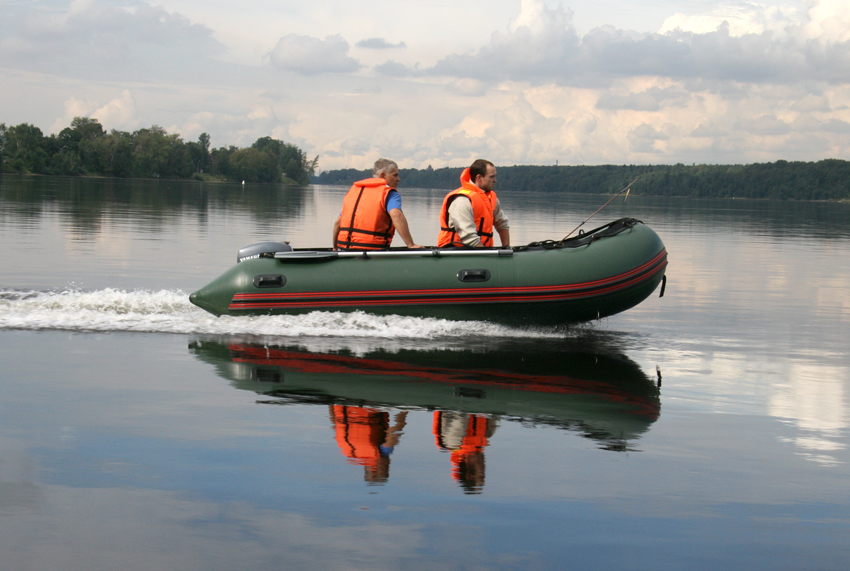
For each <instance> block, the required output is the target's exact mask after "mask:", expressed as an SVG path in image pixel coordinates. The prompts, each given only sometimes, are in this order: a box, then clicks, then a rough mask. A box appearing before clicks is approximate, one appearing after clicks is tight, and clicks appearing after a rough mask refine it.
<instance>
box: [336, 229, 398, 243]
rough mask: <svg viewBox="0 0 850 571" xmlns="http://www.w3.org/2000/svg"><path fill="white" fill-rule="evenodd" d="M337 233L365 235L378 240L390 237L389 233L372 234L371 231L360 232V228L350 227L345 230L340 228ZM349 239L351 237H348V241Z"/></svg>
mask: <svg viewBox="0 0 850 571" xmlns="http://www.w3.org/2000/svg"><path fill="white" fill-rule="evenodd" d="M339 231H340V232H357V233H358V234H367V235H369V236H378V237H380V238H389V237H390V233H389V232H372V231H371V230H361V229H360V228H351V227H348V226H346V227H345V228H340V229H339ZM350 239H351V236H349V240H350Z"/></svg>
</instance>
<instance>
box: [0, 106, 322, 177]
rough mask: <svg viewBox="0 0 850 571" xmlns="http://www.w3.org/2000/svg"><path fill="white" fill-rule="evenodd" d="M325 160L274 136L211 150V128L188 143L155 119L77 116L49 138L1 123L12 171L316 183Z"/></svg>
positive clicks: (5, 165)
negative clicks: (121, 123) (117, 123)
mask: <svg viewBox="0 0 850 571" xmlns="http://www.w3.org/2000/svg"><path fill="white" fill-rule="evenodd" d="M318 160H319V157H316V158H315V159H313V160H312V161H310V160H308V159H307V155H305V154H304V152H303V151H302V150H301V149H299V148H298V147H296V146H295V145H291V144H289V143H284V142H283V141H279V140H277V139H272V138H271V137H262V138H260V139H257V141H256V142H255V143H254V144H253V145H251V146H250V147H248V148H243V149H240V148H237V147H234V146H229V147H221V148H218V149H211V148H210V136H209V135H208V134H207V133H201V135H200V137H198V140H197V141H190V142H184V141H183V139H181V138H180V136H179V135H169V134H168V133H167V132H166V131H165V129H163V128H162V127H158V126H156V125H154V126H153V127H150V128H148V129H139V130H138V131H134V132H132V133H127V132H124V131H116V130H114V129H113V130H112V131H110V132H109V133H107V132H106V131H105V130H104V128H103V127H102V126H101V124H100V123H99V122H98V120H97V119H90V118H87V117H75V118H74V119H73V121H71V126H70V127H66V128H65V129H62V131H60V132H59V134H58V135H50V136H49V137H45V136H44V134H43V133H42V132H41V129H39V128H38V127H35V126H33V125H29V124H27V123H22V124H20V125H15V126H14V127H6V125H5V124H4V123H0V172H6V173H28V174H46V175H68V176H80V175H86V176H110V177H119V178H130V177H133V178H166V179H196V180H231V181H237V182H238V181H243V180H244V181H247V182H270V183H281V182H283V183H289V184H309V183H310V176H311V175H313V173H314V172H315V170H316V166H317V165H318Z"/></svg>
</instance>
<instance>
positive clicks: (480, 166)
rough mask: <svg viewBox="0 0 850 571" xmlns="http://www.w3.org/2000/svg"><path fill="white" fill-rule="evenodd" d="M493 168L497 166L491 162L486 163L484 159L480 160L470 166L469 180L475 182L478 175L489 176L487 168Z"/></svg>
mask: <svg viewBox="0 0 850 571" xmlns="http://www.w3.org/2000/svg"><path fill="white" fill-rule="evenodd" d="M488 166H491V167H493V168H496V165H494V164H493V163H491V162H490V161H485V160H484V159H478V160H477V161H475V162H474V163H472V164H471V165H470V166H469V180H471V181H472V182H475V179H476V178H477V177H478V175H481V176H487V167H488Z"/></svg>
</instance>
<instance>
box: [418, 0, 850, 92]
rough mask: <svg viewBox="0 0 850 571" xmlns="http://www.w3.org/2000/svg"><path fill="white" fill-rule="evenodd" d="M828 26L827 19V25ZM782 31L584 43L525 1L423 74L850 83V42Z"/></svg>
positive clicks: (566, 22)
mask: <svg viewBox="0 0 850 571" xmlns="http://www.w3.org/2000/svg"><path fill="white" fill-rule="evenodd" d="M777 18H778V17H777ZM778 19H779V20H782V21H786V20H787V19H784V20H783V19H782V18H778ZM829 21H830V20H829V19H824V20H823V22H824V24H823V25H826V23H827V22H829ZM841 21H843V20H841ZM692 27H693V26H692ZM777 27H778V25H776V24H770V25H768V24H762V25H761V26H750V27H748V28H746V29H747V30H749V29H753V30H757V31H756V32H746V33H742V34H741V35H735V34H734V33H733V32H732V30H731V26H730V24H729V23H728V21H726V20H724V21H721V22H720V24H718V25H717V27H716V28H715V29H713V30H710V31H703V30H700V31H698V32H695V31H688V30H686V29H682V28H680V27H677V28H674V29H670V30H668V31H666V32H665V33H638V32H630V31H625V30H618V29H615V28H613V27H611V26H603V27H600V28H596V29H594V30H592V31H591V32H589V33H588V34H587V35H585V36H584V37H579V36H578V34H577V33H576V31H575V28H574V27H573V24H572V14H571V13H568V12H566V11H564V9H563V8H561V7H558V8H555V9H549V8H547V7H546V4H545V2H544V0H522V2H521V9H520V14H519V15H518V16H517V17H516V18H515V19H514V20H512V21H511V23H510V25H509V26H508V31H507V32H506V33H494V34H493V36H492V38H491V40H490V42H489V43H488V44H486V45H484V46H482V47H481V48H479V49H478V51H477V52H476V53H474V54H452V55H449V56H447V57H445V58H443V59H442V60H440V61H438V62H437V63H436V64H435V65H434V66H433V67H432V68H429V69H428V70H426V72H427V73H428V74H430V75H436V76H448V77H471V78H475V79H478V80H481V81H489V82H495V81H527V82H531V83H535V84H541V83H545V82H556V83H559V84H566V85H584V86H604V85H609V84H610V83H611V82H612V81H613V80H614V79H616V78H623V77H638V76H657V77H667V78H673V79H709V80H714V81H717V80H720V81H736V82H745V83H794V82H798V81H806V80H819V81H828V82H832V83H846V82H848V81H850V39H839V40H838V41H822V40H813V39H806V38H804V37H803V36H802V31H801V30H802V27H800V26H797V27H796V28H794V29H792V28H791V27H788V28H786V30H790V31H792V32H793V31H794V30H796V32H794V33H793V34H791V33H778V32H776V31H775V30H774V28H777ZM740 31H741V30H736V32H740ZM833 35H835V34H833ZM838 37H839V38H844V36H843V35H838Z"/></svg>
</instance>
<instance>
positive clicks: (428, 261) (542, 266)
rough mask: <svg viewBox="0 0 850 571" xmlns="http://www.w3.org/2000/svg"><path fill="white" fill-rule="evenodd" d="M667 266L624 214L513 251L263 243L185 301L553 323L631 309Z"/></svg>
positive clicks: (228, 308) (654, 243)
mask: <svg viewBox="0 0 850 571" xmlns="http://www.w3.org/2000/svg"><path fill="white" fill-rule="evenodd" d="M666 267H667V251H666V250H665V248H664V244H663V243H662V241H661V239H660V238H659V237H658V235H657V234H656V233H655V232H654V231H653V230H652V229H651V228H649V227H648V226H646V225H645V224H643V223H642V222H640V221H639V220H635V219H633V218H622V219H620V220H615V221H614V222H611V223H609V224H606V225H604V226H601V227H599V228H596V229H595V230H591V231H589V232H586V233H583V234H580V235H578V236H575V237H573V238H569V239H565V240H561V241H557V242H555V241H551V240H550V241H545V242H534V243H531V244H529V245H527V246H519V247H513V248H476V249H460V248H443V249H437V248H429V249H424V250H408V249H404V248H399V249H395V248H393V249H389V250H381V251H370V252H334V251H331V250H329V249H324V250H323V249H311V250H305V249H297V248H296V249H293V248H291V247H290V246H289V245H288V244H282V243H278V242H262V243H259V244H254V245H252V246H249V247H247V248H243V249H242V250H240V251H239V254H238V255H237V264H236V265H235V266H233V267H232V268H231V269H229V270H228V271H226V272H225V273H224V274H222V275H221V276H220V277H219V278H217V279H216V280H214V281H213V282H211V283H210V284H208V285H206V286H204V287H203V288H201V289H199V290H198V291H196V292H194V293H193V294H191V296H190V297H189V299H190V300H191V302H192V303H194V304H195V305H197V306H198V307H200V308H202V309H205V310H206V311H209V312H210V313H213V314H215V315H269V314H272V315H274V314H299V313H308V312H311V311H358V310H359V311H365V312H369V313H375V314H396V315H409V316H415V317H437V318H444V319H452V320H481V321H492V322H497V323H505V324H510V325H560V324H567V323H575V322H581V321H590V320H593V319H598V318H601V317H605V316H608V315H613V314H615V313H619V312H621V311H625V310H627V309H629V308H631V307H634V306H635V305H637V304H638V303H640V302H641V301H643V300H644V299H646V298H647V297H648V296H649V295H650V294H651V293H652V292H653V291H654V290H655V288H656V287H658V285H659V284H660V283H662V281H664V280H665V274H664V272H665V268H666ZM663 293H664V286H663V285H662V288H661V295H663Z"/></svg>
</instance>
